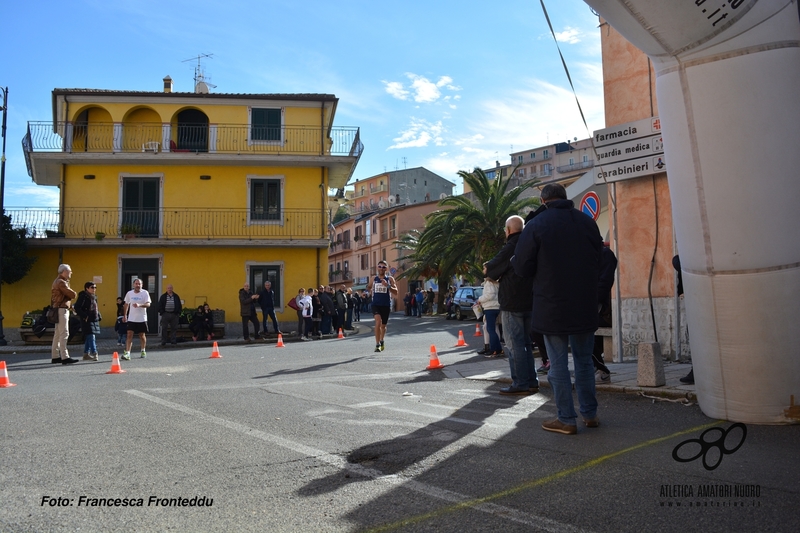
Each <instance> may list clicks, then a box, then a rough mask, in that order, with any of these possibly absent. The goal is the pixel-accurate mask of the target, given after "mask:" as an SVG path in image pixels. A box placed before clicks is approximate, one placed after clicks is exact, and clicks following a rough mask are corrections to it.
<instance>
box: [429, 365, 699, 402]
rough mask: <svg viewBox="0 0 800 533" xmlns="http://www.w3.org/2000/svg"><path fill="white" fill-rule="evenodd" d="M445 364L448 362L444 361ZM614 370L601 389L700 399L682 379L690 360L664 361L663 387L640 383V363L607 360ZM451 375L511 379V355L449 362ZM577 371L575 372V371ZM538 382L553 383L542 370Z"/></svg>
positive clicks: (610, 368)
mask: <svg viewBox="0 0 800 533" xmlns="http://www.w3.org/2000/svg"><path fill="white" fill-rule="evenodd" d="M443 363H445V364H446V362H443ZM540 364H541V359H539V358H537V359H536V366H537V367H538V366H539V365H540ZM606 366H607V367H608V369H609V370H611V383H603V384H600V383H597V384H596V388H597V390H598V391H599V392H623V393H633V394H639V393H642V394H644V395H646V396H656V397H659V398H668V399H675V400H688V401H692V402H696V401H697V396H696V395H695V388H694V385H686V384H684V383H681V382H680V381H679V380H680V378H682V377H683V376H685V375H686V374H688V373H689V370H690V369H691V368H692V365H690V364H684V363H672V362H667V361H665V362H664V378H665V379H666V385H664V386H663V387H640V386H639V385H638V383H637V372H638V369H637V363H636V362H635V361H633V362H628V363H606ZM573 370H574V369H573V366H572V357H570V371H571V372H572V371H573ZM442 372H444V374H445V375H446V376H447V377H449V378H459V377H460V378H465V379H475V380H482V381H497V382H500V383H511V371H510V370H509V367H508V359H506V358H504V357H503V358H497V359H487V358H483V360H482V361H476V362H468V363H462V364H459V363H454V364H452V365H447V366H445V368H444V369H443V370H442ZM573 375H574V374H573ZM538 376H539V385H540V386H542V387H550V384H549V383H548V382H547V375H546V374H539V375H538Z"/></svg>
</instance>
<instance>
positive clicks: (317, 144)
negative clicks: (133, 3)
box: [22, 122, 363, 157]
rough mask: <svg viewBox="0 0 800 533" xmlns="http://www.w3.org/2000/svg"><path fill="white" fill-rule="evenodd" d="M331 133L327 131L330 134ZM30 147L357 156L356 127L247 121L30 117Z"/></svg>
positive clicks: (25, 142)
mask: <svg viewBox="0 0 800 533" xmlns="http://www.w3.org/2000/svg"><path fill="white" fill-rule="evenodd" d="M326 133H327V135H326ZM22 145H23V150H24V151H25V152H26V154H27V153H28V152H67V153H83V152H86V153H120V152H140V153H141V152H152V153H159V152H161V153H166V152H208V153H235V154H247V153H249V154H270V153H273V154H302V155H333V156H350V157H358V156H360V155H361V150H363V145H362V144H361V140H360V138H359V130H358V128H356V127H338V128H330V130H329V129H328V128H325V129H321V128H319V127H313V126H281V127H277V128H266V129H265V128H263V127H255V126H249V125H242V124H209V125H193V124H192V125H184V124H178V125H172V124H160V123H135V124H125V123H111V122H101V123H98V122H88V123H79V122H28V132H27V134H26V136H25V138H24V139H23V142H22Z"/></svg>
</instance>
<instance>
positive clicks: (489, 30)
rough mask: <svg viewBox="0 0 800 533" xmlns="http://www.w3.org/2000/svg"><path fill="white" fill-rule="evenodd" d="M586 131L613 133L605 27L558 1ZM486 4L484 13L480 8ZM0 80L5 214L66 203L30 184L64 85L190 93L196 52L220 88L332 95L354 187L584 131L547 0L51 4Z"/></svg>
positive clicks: (11, 49)
mask: <svg viewBox="0 0 800 533" xmlns="http://www.w3.org/2000/svg"><path fill="white" fill-rule="evenodd" d="M545 5H546V6H547V8H548V10H549V14H550V19H551V21H552V23H553V26H554V29H555V31H556V33H557V35H558V37H559V41H560V46H561V49H562V51H563V52H564V55H565V57H566V61H567V65H568V67H569V69H570V73H571V75H572V79H573V82H574V83H575V85H576V90H577V92H578V97H579V99H580V101H581V105H582V106H583V109H584V113H586V115H587V120H588V122H589V130H590V131H591V130H594V129H600V128H602V127H604V125H605V124H604V119H603V93H602V87H603V84H602V67H601V59H600V32H599V29H598V28H597V26H598V19H597V17H596V16H595V15H594V14H593V13H592V12H591V10H590V9H589V7H588V6H587V5H586V4H584V3H583V1H582V0H546V2H545ZM473 6H480V7H473ZM0 24H2V31H0V36H1V37H0V38H1V39H2V49H3V55H2V59H0V86H7V87H8V88H9V101H8V103H9V114H8V133H7V135H8V138H7V145H6V157H7V162H6V187H5V205H6V206H8V207H22V206H56V205H58V190H57V189H56V188H55V187H37V186H35V185H34V184H33V183H32V181H31V179H30V178H29V177H28V174H27V171H26V169H25V161H24V158H23V155H22V150H21V143H20V141H21V139H22V136H23V135H24V133H25V128H26V125H27V122H28V121H36V120H46V121H49V120H52V118H53V117H52V107H51V91H52V90H53V89H54V88H56V87H58V88H91V89H120V90H140V91H161V90H162V78H164V76H166V75H170V77H172V79H173V83H174V90H175V91H191V90H192V86H193V75H194V70H193V69H194V66H195V65H196V61H188V62H184V60H186V59H190V58H193V57H196V56H197V55H198V54H213V57H212V58H211V59H204V60H203V63H202V64H203V67H204V69H205V73H206V75H207V77H208V78H209V82H210V83H212V84H214V85H216V88H215V89H212V91H213V92H220V93H225V92H229V93H329V94H335V95H336V96H337V97H338V98H339V106H338V110H337V115H336V121H335V125H336V126H358V127H360V128H361V138H362V140H363V142H364V145H365V151H364V155H363V156H362V158H361V161H360V163H359V165H358V168H357V169H356V172H355V175H354V178H359V179H363V178H367V177H370V176H374V175H376V174H379V173H381V172H383V171H385V170H394V169H396V168H400V169H402V168H413V167H418V166H423V167H425V168H427V169H429V170H431V171H433V172H436V173H437V174H439V175H441V176H443V177H444V178H447V179H449V180H451V181H453V182H454V183H457V185H458V188H457V191H456V192H460V185H461V184H460V179H458V177H457V174H456V173H457V171H458V170H472V168H473V167H475V166H480V167H482V168H488V167H491V166H494V162H495V160H499V161H500V162H501V163H507V162H509V156H508V154H509V153H510V152H512V151H519V150H524V149H527V148H532V147H536V146H540V145H543V144H547V143H550V142H558V141H563V140H566V139H572V138H573V137H578V138H579V139H581V138H584V137H587V132H586V129H585V128H584V126H583V124H582V122H581V119H580V115H579V112H578V109H577V106H576V104H575V99H574V97H573V96H572V93H571V90H570V88H569V85H568V82H567V77H566V75H565V74H564V71H563V68H562V67H561V62H560V60H559V58H558V53H557V50H556V47H555V43H554V42H553V39H552V37H551V36H550V32H549V30H548V28H547V23H546V20H545V18H544V15H543V13H542V9H541V6H540V4H539V1H538V0H504V1H501V2H497V3H490V4H484V3H480V4H478V3H477V2H475V3H473V2H464V1H463V0H461V1H451V0H434V1H425V2H423V1H419V0H405V1H403V2H382V1H378V0H351V1H348V2H336V1H321V0H320V1H318V0H285V1H284V0H280V1H277V0H260V1H258V0H228V1H227V2H218V1H206V0H195V1H192V2H186V1H183V0H173V1H171V2H163V1H161V2H155V1H150V0H138V1H128V0H118V1H115V2H107V1H105V0H102V1H101V0H73V1H72V2H63V1H59V2H55V1H51V0H42V1H36V0H34V1H32V2H6V5H5V6H4V8H3V18H2V22H0Z"/></svg>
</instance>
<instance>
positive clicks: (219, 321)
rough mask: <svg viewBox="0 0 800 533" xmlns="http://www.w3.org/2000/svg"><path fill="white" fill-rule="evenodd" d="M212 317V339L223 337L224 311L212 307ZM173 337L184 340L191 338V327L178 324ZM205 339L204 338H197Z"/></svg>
mask: <svg viewBox="0 0 800 533" xmlns="http://www.w3.org/2000/svg"><path fill="white" fill-rule="evenodd" d="M211 314H212V317H213V319H214V328H213V329H212V330H211V334H212V335H213V337H212V340H216V339H224V338H225V311H224V310H223V309H214V310H212V311H211ZM175 337H176V338H178V339H183V340H186V341H190V340H192V327H191V326H190V325H189V324H178V331H177V332H176V333H175ZM197 340H206V339H197Z"/></svg>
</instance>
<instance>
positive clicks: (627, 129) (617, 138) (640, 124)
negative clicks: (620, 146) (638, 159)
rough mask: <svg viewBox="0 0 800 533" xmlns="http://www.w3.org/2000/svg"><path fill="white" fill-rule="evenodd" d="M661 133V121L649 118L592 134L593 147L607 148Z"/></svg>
mask: <svg viewBox="0 0 800 533" xmlns="http://www.w3.org/2000/svg"><path fill="white" fill-rule="evenodd" d="M656 133H661V119H659V118H658V117H649V118H644V119H642V120H636V121H634V122H628V123H627V124H619V125H617V126H612V127H610V128H606V129H603V130H597V131H595V132H594V143H593V144H594V147H595V148H600V147H601V146H608V145H610V144H617V143H621V142H626V141H632V140H634V139H641V138H642V137H649V136H651V135H655V134H656Z"/></svg>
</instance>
